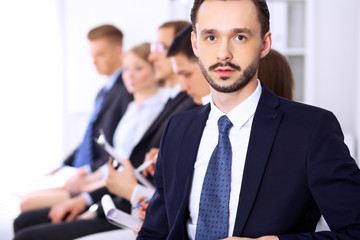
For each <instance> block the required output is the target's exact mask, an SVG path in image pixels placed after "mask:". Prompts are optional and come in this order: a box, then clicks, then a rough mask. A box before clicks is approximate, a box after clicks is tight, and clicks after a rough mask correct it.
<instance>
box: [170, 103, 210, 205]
mask: <svg viewBox="0 0 360 240" xmlns="http://www.w3.org/2000/svg"><path fill="white" fill-rule="evenodd" d="M198 109H199V111H198V112H197V113H196V115H195V117H194V118H193V119H192V120H191V124H189V125H188V126H187V127H186V128H185V129H184V130H185V132H184V135H183V138H182V143H181V148H180V154H179V157H178V159H177V163H176V165H177V169H184V170H183V171H177V177H176V179H177V186H179V189H178V191H177V192H178V196H179V197H182V200H181V202H182V204H185V205H184V206H186V207H187V205H188V202H189V194H190V186H191V183H192V177H193V173H194V164H195V161H196V157H197V152H198V149H199V144H200V140H201V136H202V133H203V131H204V127H205V124H206V120H207V118H208V115H209V111H210V105H209V104H208V105H206V106H204V107H199V108H198Z"/></svg>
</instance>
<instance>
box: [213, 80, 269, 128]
mask: <svg viewBox="0 0 360 240" xmlns="http://www.w3.org/2000/svg"><path fill="white" fill-rule="evenodd" d="M257 82H258V84H257V87H256V89H255V91H254V92H253V93H252V94H251V95H250V96H249V97H248V98H247V99H245V100H244V101H243V102H241V103H240V104H239V105H237V106H236V107H235V108H234V109H232V110H231V111H230V112H229V113H227V114H224V113H223V112H222V111H221V110H220V109H219V108H217V107H216V106H215V104H214V102H213V100H212V98H210V105H211V111H210V114H209V118H213V119H214V120H216V122H217V121H218V119H219V118H220V117H221V116H223V115H226V116H227V117H228V118H229V119H230V121H231V122H232V124H233V126H234V127H235V128H236V129H237V130H239V129H240V128H241V127H242V126H243V125H244V124H245V123H246V122H247V121H248V120H249V119H250V118H251V117H252V116H253V115H254V113H255V111H256V107H257V105H258V102H259V99H260V96H261V91H262V87H261V84H260V81H259V80H257Z"/></svg>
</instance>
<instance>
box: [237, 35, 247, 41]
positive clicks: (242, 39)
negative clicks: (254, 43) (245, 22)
mask: <svg viewBox="0 0 360 240" xmlns="http://www.w3.org/2000/svg"><path fill="white" fill-rule="evenodd" d="M236 40H238V41H244V40H245V37H244V36H242V35H238V36H237V37H236Z"/></svg>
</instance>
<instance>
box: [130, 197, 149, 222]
mask: <svg viewBox="0 0 360 240" xmlns="http://www.w3.org/2000/svg"><path fill="white" fill-rule="evenodd" d="M151 198H152V196H150V197H140V198H139V199H138V200H137V201H136V202H137V204H136V205H135V206H134V207H133V209H138V210H139V214H140V215H139V218H140V219H141V220H143V221H144V220H145V214H146V209H147V207H148V205H149V202H150V200H151Z"/></svg>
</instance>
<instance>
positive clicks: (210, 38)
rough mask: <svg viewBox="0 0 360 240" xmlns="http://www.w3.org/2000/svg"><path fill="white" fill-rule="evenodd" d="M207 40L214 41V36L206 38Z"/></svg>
mask: <svg viewBox="0 0 360 240" xmlns="http://www.w3.org/2000/svg"><path fill="white" fill-rule="evenodd" d="M206 39H207V40H209V41H215V39H216V38H215V36H212V35H211V36H208V37H207V38H206Z"/></svg>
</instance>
